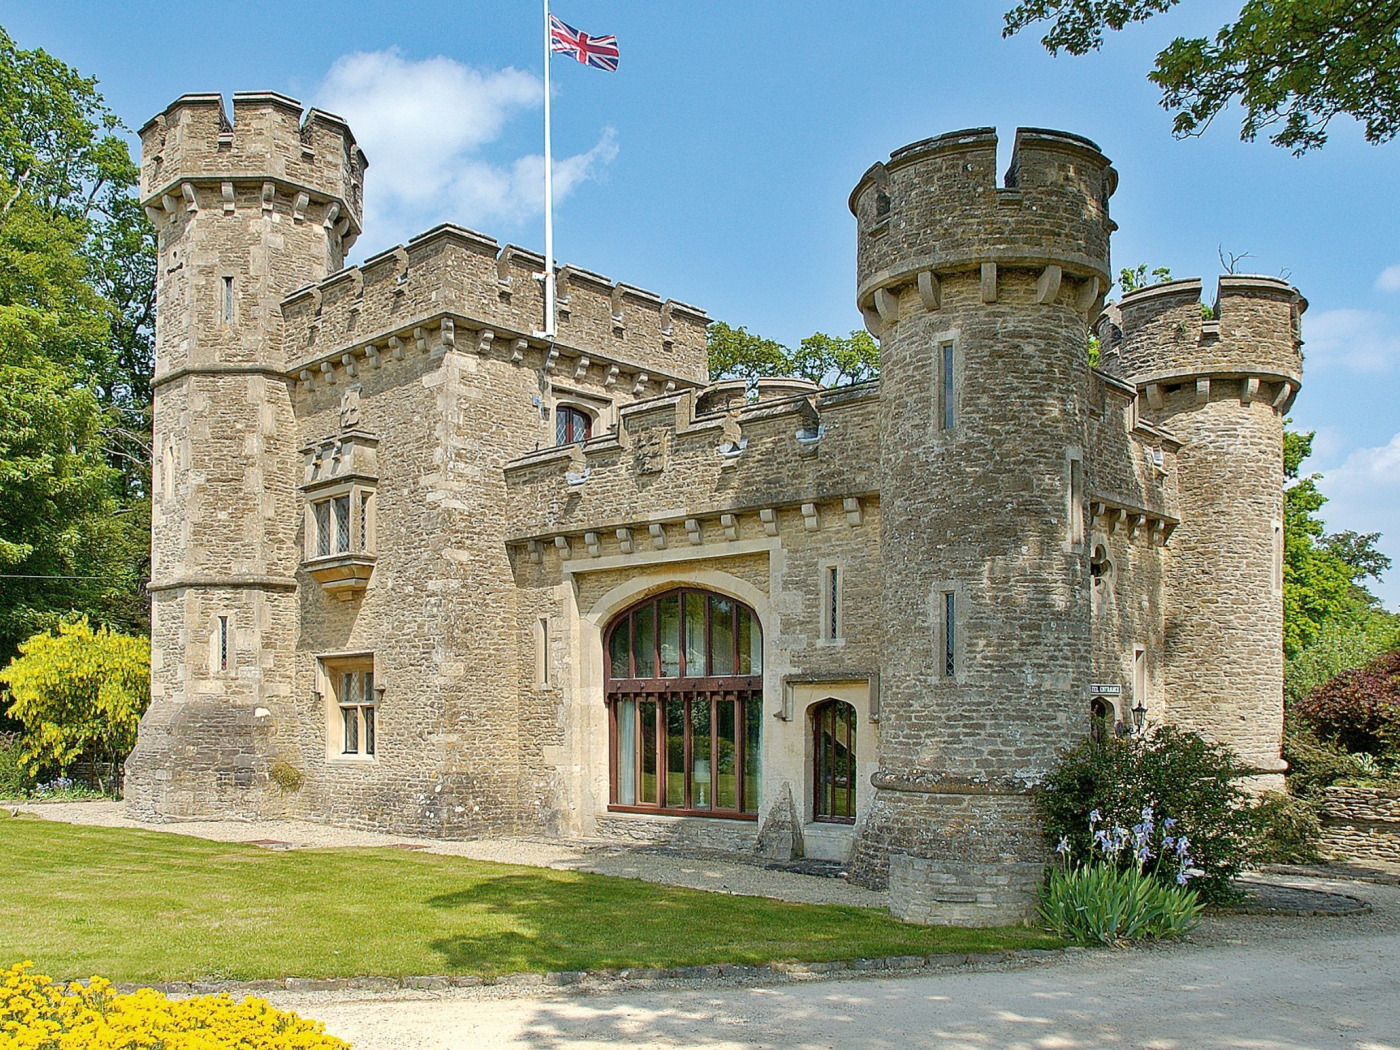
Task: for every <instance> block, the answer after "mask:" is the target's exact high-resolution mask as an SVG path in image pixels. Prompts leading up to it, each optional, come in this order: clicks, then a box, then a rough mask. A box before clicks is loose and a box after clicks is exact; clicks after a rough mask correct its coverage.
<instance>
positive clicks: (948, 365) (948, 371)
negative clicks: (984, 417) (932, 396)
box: [939, 343, 955, 430]
mask: <svg viewBox="0 0 1400 1050" xmlns="http://www.w3.org/2000/svg"><path fill="white" fill-rule="evenodd" d="M941 373H942V379H943V383H942V389H941V391H940V394H939V400H940V401H941V402H942V404H941V405H940V408H941V416H942V420H941V423H942V428H943V429H944V430H952V429H953V409H954V401H955V398H954V389H953V344H952V343H944V344H943V361H942V365H941Z"/></svg>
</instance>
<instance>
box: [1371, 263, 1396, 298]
mask: <svg viewBox="0 0 1400 1050" xmlns="http://www.w3.org/2000/svg"><path fill="white" fill-rule="evenodd" d="M1376 291H1378V292H1400V265H1396V266H1387V267H1386V268H1385V269H1384V270H1382V271H1381V273H1380V276H1379V277H1377V278H1376Z"/></svg>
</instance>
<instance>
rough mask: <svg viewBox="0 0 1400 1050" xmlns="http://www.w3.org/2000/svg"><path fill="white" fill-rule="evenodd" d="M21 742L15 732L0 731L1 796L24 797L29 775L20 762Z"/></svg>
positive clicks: (27, 788)
mask: <svg viewBox="0 0 1400 1050" xmlns="http://www.w3.org/2000/svg"><path fill="white" fill-rule="evenodd" d="M20 747H21V745H20V742H19V736H18V734H15V733H0V798H24V796H25V795H26V794H28V792H29V784H30V780H29V775H28V774H27V773H26V772H25V771H24V766H22V765H21V764H20V760H19V758H20Z"/></svg>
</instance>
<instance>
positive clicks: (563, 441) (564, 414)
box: [554, 408, 569, 445]
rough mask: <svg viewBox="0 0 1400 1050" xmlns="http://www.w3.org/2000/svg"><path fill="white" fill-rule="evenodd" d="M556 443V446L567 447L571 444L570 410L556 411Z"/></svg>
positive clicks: (561, 409)
mask: <svg viewBox="0 0 1400 1050" xmlns="http://www.w3.org/2000/svg"><path fill="white" fill-rule="evenodd" d="M554 443H555V444H556V445H567V444H568V443H569V410H568V409H567V408H560V409H556V410H555V413H554Z"/></svg>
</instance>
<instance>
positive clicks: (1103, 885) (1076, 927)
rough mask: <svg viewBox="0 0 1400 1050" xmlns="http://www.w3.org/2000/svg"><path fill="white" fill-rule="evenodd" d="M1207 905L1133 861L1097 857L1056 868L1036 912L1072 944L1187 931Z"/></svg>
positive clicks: (1123, 940) (1192, 892) (1155, 937)
mask: <svg viewBox="0 0 1400 1050" xmlns="http://www.w3.org/2000/svg"><path fill="white" fill-rule="evenodd" d="M1204 909H1205V905H1204V904H1203V903H1202V902H1201V899H1200V895H1199V894H1197V893H1196V891H1195V890H1193V889H1191V888H1189V887H1187V886H1175V885H1172V884H1170V883H1167V882H1163V881H1162V880H1161V879H1157V878H1153V877H1152V876H1151V875H1149V874H1147V873H1146V872H1144V871H1143V870H1142V869H1141V868H1139V867H1137V866H1129V867H1127V868H1118V867H1115V866H1113V865H1111V864H1105V863H1095V864H1086V865H1082V866H1079V867H1065V868H1058V867H1057V868H1054V869H1052V870H1051V872H1050V877H1049V880H1048V881H1047V882H1046V884H1045V889H1044V890H1043V891H1042V892H1041V898H1040V917H1041V918H1042V919H1043V920H1044V921H1045V925H1046V926H1047V927H1048V928H1049V929H1050V932H1051V933H1056V934H1059V935H1060V936H1061V937H1065V938H1067V939H1069V940H1071V941H1073V942H1074V943H1076V944H1126V943H1128V942H1131V941H1140V940H1158V939H1163V938H1167V937H1178V936H1180V935H1181V934H1183V933H1189V932H1190V931H1191V930H1192V929H1194V928H1195V926H1196V924H1197V923H1198V922H1200V919H1201V912H1202V911H1203V910H1204Z"/></svg>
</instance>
